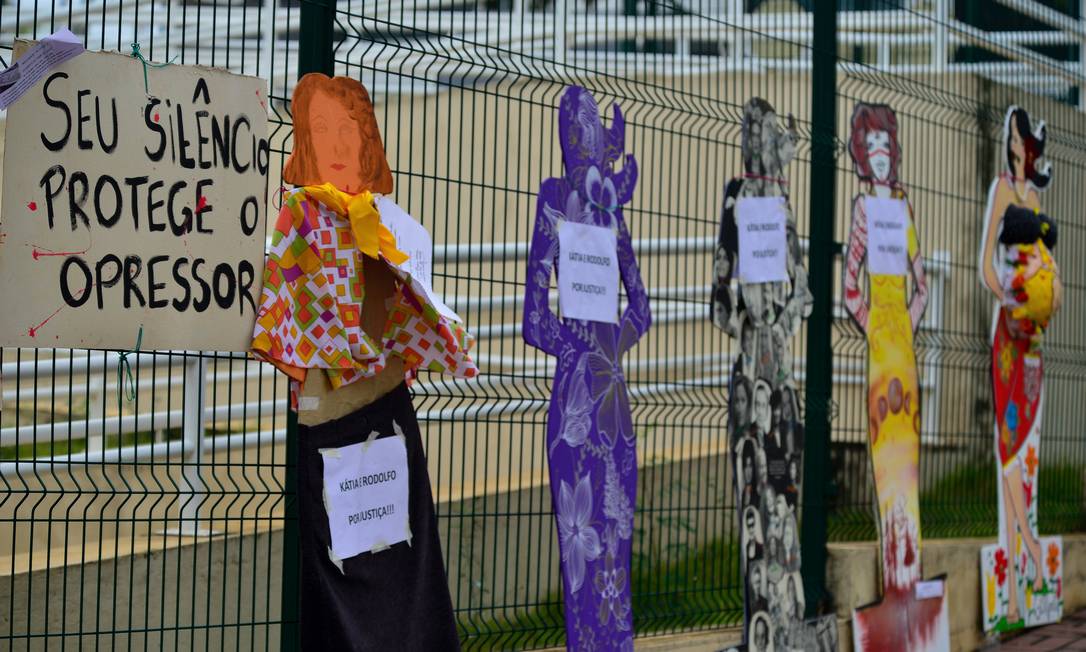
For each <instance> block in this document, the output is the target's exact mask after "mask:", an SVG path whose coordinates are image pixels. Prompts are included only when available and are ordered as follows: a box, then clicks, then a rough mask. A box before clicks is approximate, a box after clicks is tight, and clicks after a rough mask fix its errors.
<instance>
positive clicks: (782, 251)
mask: <svg viewBox="0 0 1086 652" xmlns="http://www.w3.org/2000/svg"><path fill="white" fill-rule="evenodd" d="M735 220H736V226H737V228H738V229H739V282H740V283H769V282H772V281H787V280H788V266H787V257H788V233H787V227H788V213H787V211H786V210H785V205H784V197H740V198H739V201H738V202H736V204H735Z"/></svg>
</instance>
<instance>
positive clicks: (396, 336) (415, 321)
mask: <svg viewBox="0 0 1086 652" xmlns="http://www.w3.org/2000/svg"><path fill="white" fill-rule="evenodd" d="M366 199H367V201H365V202H364V203H363V202H359V201H358V196H355V197H352V196H350V195H346V194H344V193H341V192H339V191H337V190H335V189H334V188H332V187H331V186H329V185H327V184H326V185H325V186H308V187H305V188H297V189H294V190H291V191H289V192H287V193H285V194H284V196H283V208H282V210H280V212H279V219H278V221H277V222H276V225H275V232H274V233H273V234H272V244H271V249H270V251H269V252H268V257H267V262H266V263H265V267H264V288H263V292H262V294H261V297H260V309H259V310H258V311H257V320H256V326H255V327H254V330H253V344H252V349H253V351H254V353H256V354H257V355H259V356H260V357H261V358H263V359H265V360H267V361H268V362H271V363H272V364H274V365H275V366H276V367H278V368H279V369H280V370H282V371H283V372H284V373H286V374H287V375H288V376H290V377H291V378H292V379H294V380H296V381H298V382H299V383H300V382H303V381H304V380H305V376H306V371H307V370H308V369H314V368H316V369H323V370H325V373H327V374H328V379H329V381H330V383H331V385H332V387H333V388H338V387H341V386H343V385H346V384H349V383H352V382H355V381H356V380H358V379H360V378H371V377H373V376H375V375H376V374H378V373H379V372H380V371H381V370H383V369H384V368H385V366H386V356H387V355H389V354H392V355H397V356H400V357H401V358H403V360H404V363H405V364H404V366H405V368H406V369H407V371H408V373H409V374H413V373H414V372H415V371H416V370H418V369H420V368H421V369H429V370H431V371H437V372H442V373H449V374H452V375H454V376H459V377H463V378H470V377H472V376H475V375H476V374H477V373H478V368H477V367H476V366H475V363H474V362H473V361H472V359H471V357H470V356H469V355H468V351H469V350H470V348H471V346H472V344H474V339H473V338H472V337H471V335H470V334H468V332H467V331H466V330H465V329H464V326H463V324H461V323H460V322H457V321H455V320H453V319H451V318H449V317H447V316H445V315H442V314H440V313H439V312H438V310H437V308H436V307H435V306H434V305H433V304H432V303H431V301H430V300H429V299H428V298H427V293H426V291H425V290H424V288H423V287H422V286H421V285H420V283H419V282H418V280H416V279H413V278H411V276H410V275H409V274H408V273H407V272H405V271H403V270H402V269H400V268H399V267H397V266H396V265H394V264H393V263H392V262H390V259H391V260H396V259H400V260H402V258H401V257H402V254H400V253H399V252H398V251H397V250H396V249H395V244H394V241H393V242H392V243H391V246H389V242H388V241H387V240H388V239H389V238H386V237H385V236H387V234H388V232H387V229H385V228H384V227H383V226H378V225H377V224H376V223H373V224H370V225H368V227H369V230H371V231H374V232H376V231H378V230H380V231H381V235H382V240H381V242H382V245H383V246H382V248H381V252H380V255H379V257H378V255H373V254H376V253H377V252H376V250H374V251H373V253H372V254H370V255H372V256H373V257H375V258H378V259H379V260H383V261H384V262H385V263H386V264H387V265H388V266H389V268H390V269H391V270H392V271H393V273H394V275H395V276H396V277H397V279H399V281H400V282H399V283H397V286H398V287H397V290H396V293H395V294H394V296H393V297H392V302H391V304H392V305H391V307H390V310H389V314H388V320H387V322H386V323H385V328H384V334H383V335H382V337H381V341H380V342H376V341H374V340H373V338H371V337H370V336H369V335H367V334H366V333H365V331H363V330H362V319H361V313H362V303H363V299H364V298H365V294H366V282H365V278H364V277H363V274H362V257H363V256H364V255H366V254H364V253H363V251H362V249H369V247H367V246H365V244H368V243H359V244H356V238H355V235H354V234H357V233H359V229H360V224H362V223H364V220H363V221H362V222H360V221H358V220H357V219H356V218H357V217H358V216H357V215H356V213H357V212H359V211H358V210H356V209H358V208H359V205H360V204H364V206H365V212H366V213H370V214H376V212H377V211H376V208H375V206H374V203H373V202H372V198H370V197H369V196H368V194H367V196H366ZM368 240H369V241H371V242H373V243H376V242H377V238H376V237H373V238H368ZM367 253H368V254H369V253H370V252H369V251H367Z"/></svg>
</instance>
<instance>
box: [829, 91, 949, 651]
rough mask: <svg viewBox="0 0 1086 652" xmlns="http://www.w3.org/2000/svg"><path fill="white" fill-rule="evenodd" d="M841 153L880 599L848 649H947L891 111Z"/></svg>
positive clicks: (914, 254) (906, 207)
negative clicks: (848, 196) (848, 179)
mask: <svg viewBox="0 0 1086 652" xmlns="http://www.w3.org/2000/svg"><path fill="white" fill-rule="evenodd" d="M849 152H850V153H851V155H852V160H853V163H854V164H855V166H856V173H857V175H858V176H859V177H860V179H861V181H863V182H865V183H866V184H867V188H866V190H865V192H863V193H862V194H860V195H857V196H856V198H855V199H854V200H853V202H852V227H851V230H850V235H849V245H848V253H847V258H846V265H845V278H844V285H845V307H846V309H847V310H848V313H849V315H851V316H852V319H853V320H854V321H855V322H856V324H857V325H858V326H859V327H860V329H861V330H862V331H863V332H864V334H865V335H866V336H867V352H868V357H867V379H868V394H867V410H868V429H869V430H868V435H869V437H868V450H869V451H870V457H871V468H872V471H873V472H874V476H875V494H876V499H877V501H878V507H879V512H878V516H879V540H880V543H881V555H880V558H881V561H882V599H881V600H880V601H878V602H876V603H874V604H872V605H868V606H865V607H860V608H858V609H856V610H855V611H854V612H853V645H854V647H855V649H857V650H872V651H874V650H908V651H910V652H913V651H920V650H949V649H950V629H949V626H948V620H947V601H946V590H945V586H944V585H943V579H942V578H936V579H935V580H932V581H929V582H921V580H920V578H921V570H920V562H921V558H920V500H919V491H918V486H917V476H918V473H919V464H920V423H921V421H920V383H919V382H918V378H917V371H916V353H915V351H914V350H913V335H914V333H915V332H916V331H917V329H918V328H919V327H920V320H921V319H922V318H923V316H924V309H925V307H926V306H927V298H928V287H927V279H926V277H925V275H924V263H923V258H922V256H921V252H920V243H919V239H918V238H917V236H916V226H915V224H914V222H913V214H912V206H911V205H910V204H909V200H908V197H907V196H906V195H905V190H904V188H903V187H902V185H901V183H900V181H899V178H898V172H899V169H900V164H901V146H900V144H899V142H898V137H897V116H896V115H895V114H894V111H893V109H891V108H890V107H889V106H886V105H885V104H864V103H858V104H857V105H856V108H855V110H854V111H853V113H852V134H851V136H850V138H849ZM862 268H866V269H862ZM865 272H866V277H867V278H866V279H864V275H865ZM909 278H911V279H912V283H911V284H910V283H908V279H909ZM865 281H866V283H865ZM910 285H911V287H910ZM865 286H866V287H865ZM918 585H921V586H920V587H919V588H918Z"/></svg>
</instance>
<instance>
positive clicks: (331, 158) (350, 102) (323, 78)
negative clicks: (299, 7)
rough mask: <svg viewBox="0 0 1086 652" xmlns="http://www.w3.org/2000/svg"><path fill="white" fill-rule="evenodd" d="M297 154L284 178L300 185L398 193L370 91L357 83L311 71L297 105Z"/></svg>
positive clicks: (300, 86) (297, 94)
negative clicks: (324, 184) (327, 185)
mask: <svg viewBox="0 0 1086 652" xmlns="http://www.w3.org/2000/svg"><path fill="white" fill-rule="evenodd" d="M291 110H292V111H293V115H294V151H293V152H292V153H291V155H290V158H288V159H287V164H286V167H284V168H283V180H284V181H286V182H287V183H290V184H293V185H296V186H310V185H318V184H321V183H331V184H332V185H334V186H336V187H337V188H339V189H340V190H342V191H343V192H348V193H358V192H362V191H363V190H369V191H371V192H379V193H384V194H387V193H390V192H392V171H391V170H390V169H389V167H388V161H386V160H385V149H384V145H383V144H382V143H381V132H380V131H378V129H377V119H376V118H375V117H374V115H373V104H372V103H371V102H370V96H369V93H367V92H366V89H365V87H364V86H362V84H361V83H359V82H358V81H357V80H354V79H351V78H349V77H328V76H327V75H322V74H321V73H309V74H308V75H305V76H304V77H302V78H301V79H300V80H299V81H298V85H297V86H296V87H295V88H294V96H293V99H292V101H291Z"/></svg>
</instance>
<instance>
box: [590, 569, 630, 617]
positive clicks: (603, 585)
mask: <svg viewBox="0 0 1086 652" xmlns="http://www.w3.org/2000/svg"><path fill="white" fill-rule="evenodd" d="M595 584H596V593H598V594H599V595H600V624H601V625H603V626H605V627H606V626H607V624H608V623H609V622H610V620H611V618H612V617H614V619H615V624H616V625H618V628H619V629H629V627H630V623H629V621H628V620H627V616H629V615H630V605H629V604H627V603H626V602H625V601H623V600H622V592H623V590H625V588H626V569H625V568H617V567H615V556H614V554H612V553H611V551H610V550H608V551H607V554H606V555H605V559H604V563H603V568H602V569H600V570H598V571H596V578H595Z"/></svg>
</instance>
